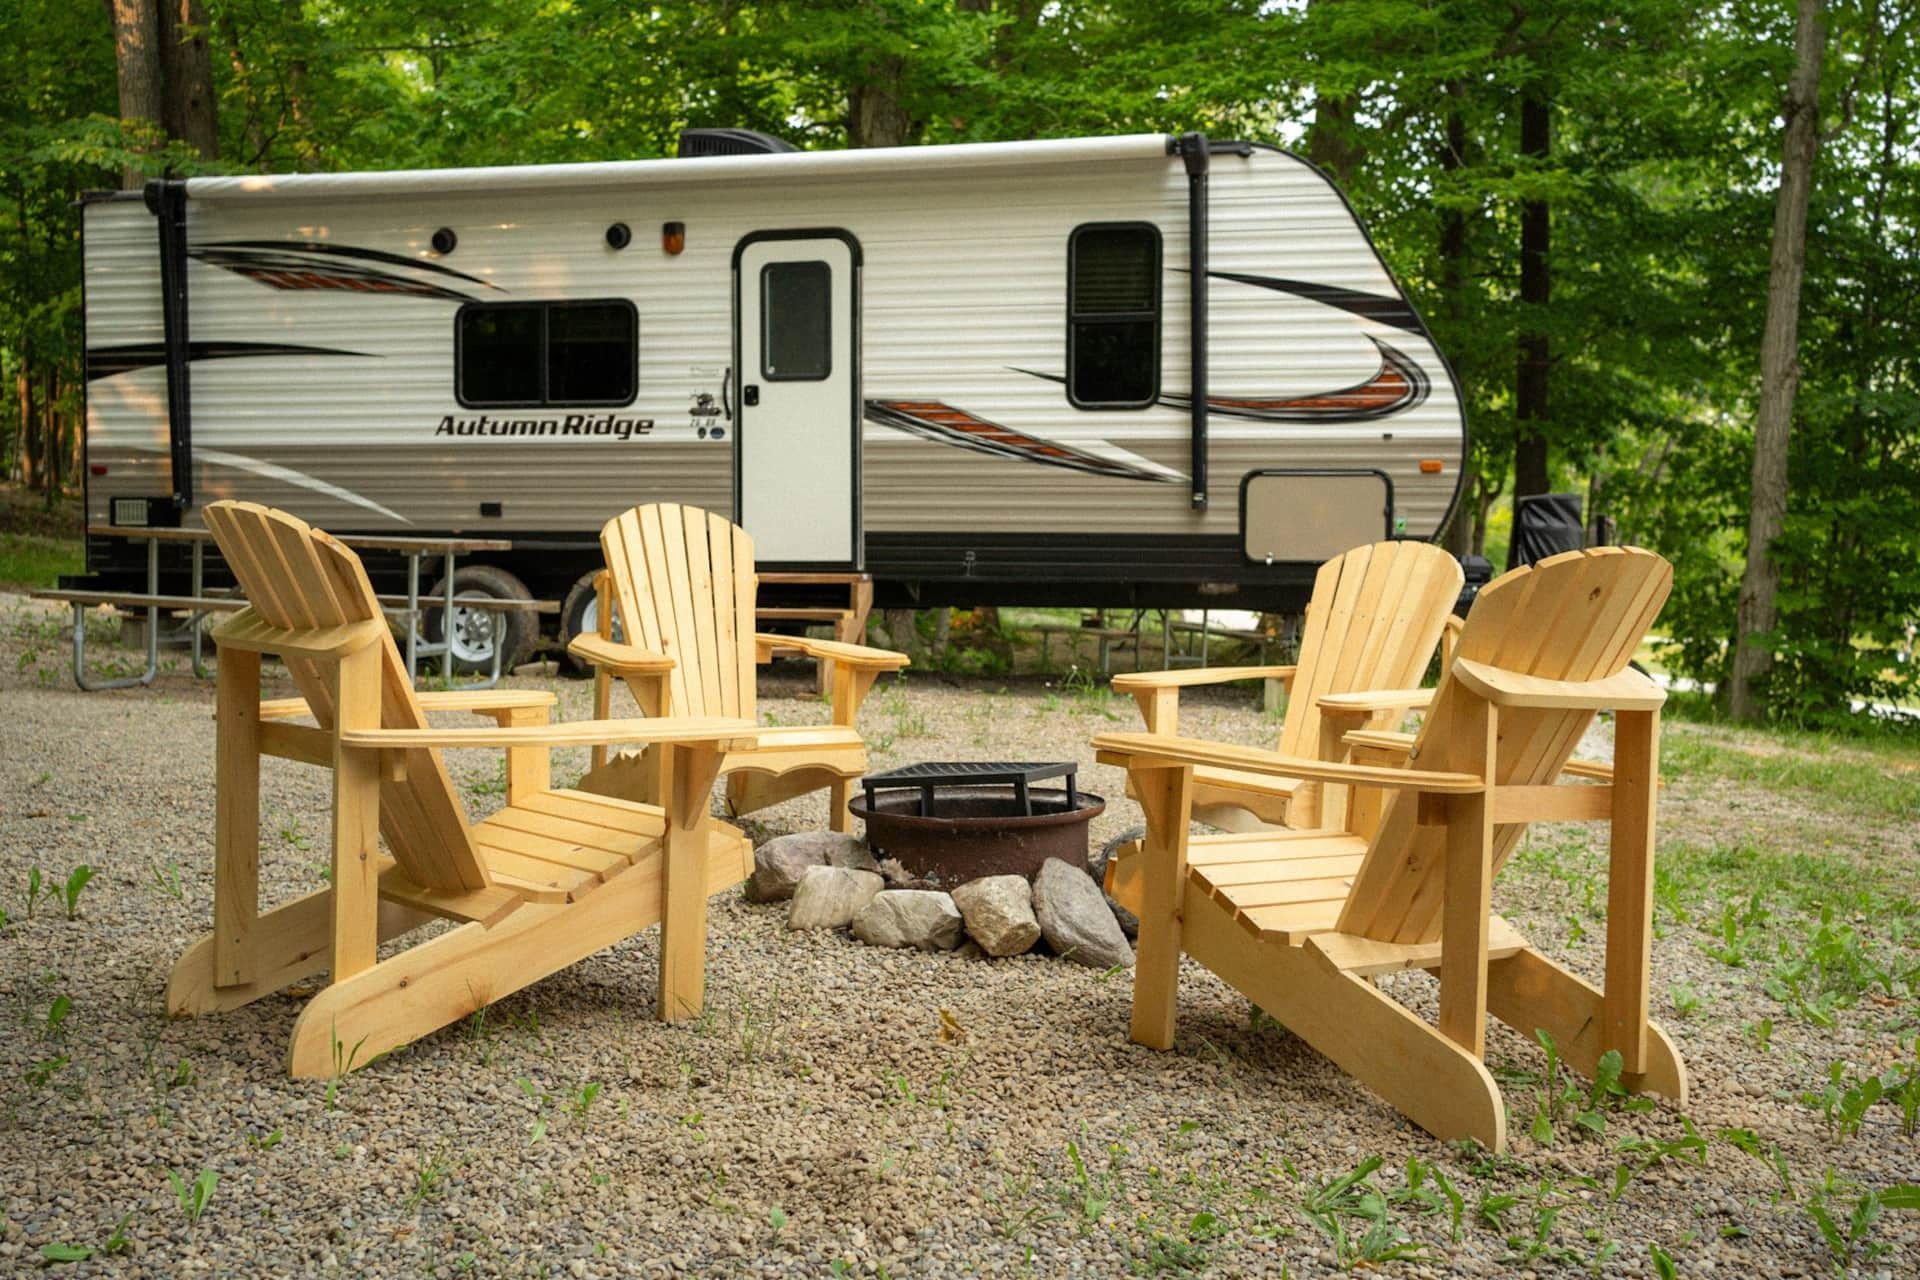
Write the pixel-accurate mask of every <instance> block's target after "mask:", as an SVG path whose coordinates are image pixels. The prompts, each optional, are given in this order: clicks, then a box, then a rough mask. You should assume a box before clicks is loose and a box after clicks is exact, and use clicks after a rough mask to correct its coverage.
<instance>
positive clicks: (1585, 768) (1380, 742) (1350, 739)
mask: <svg viewBox="0 0 1920 1280" xmlns="http://www.w3.org/2000/svg"><path fill="white" fill-rule="evenodd" d="M1413 737H1414V736H1413V735H1412V734H1410V733H1397V732H1394V731H1393V730H1390V729H1355V730H1354V731H1353V732H1352V733H1346V734H1342V735H1341V736H1340V741H1342V742H1344V743H1345V744H1346V745H1347V746H1349V747H1365V748H1367V749H1369V750H1372V751H1388V752H1392V753H1394V754H1395V755H1398V756H1399V757H1400V758H1401V759H1402V760H1405V759H1406V758H1407V755H1408V754H1409V753H1410V752H1411V751H1412V750H1413ZM1560 776H1561V777H1563V778H1588V779H1591V780H1592V781H1594V782H1612V781H1613V765H1611V764H1610V763H1608V762H1607V761H1605V760H1579V759H1574V760H1569V761H1567V762H1566V763H1565V764H1563V765H1561V766H1560ZM1661 785H1662V786H1665V785H1666V784H1665V783H1662V784H1661Z"/></svg>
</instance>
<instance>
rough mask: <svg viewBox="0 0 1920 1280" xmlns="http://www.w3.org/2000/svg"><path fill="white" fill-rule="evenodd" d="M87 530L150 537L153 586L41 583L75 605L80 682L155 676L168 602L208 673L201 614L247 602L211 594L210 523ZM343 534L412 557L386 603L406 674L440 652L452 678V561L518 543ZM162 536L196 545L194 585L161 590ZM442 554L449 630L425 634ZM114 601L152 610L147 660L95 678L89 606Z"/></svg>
mask: <svg viewBox="0 0 1920 1280" xmlns="http://www.w3.org/2000/svg"><path fill="white" fill-rule="evenodd" d="M87 534H88V536H89V537H102V538H125V539H128V540H130V541H136V542H145V543H146V544H147V589H146V591H145V592H144V593H134V592H124V591H89V590H86V589H84V588H81V589H65V588H62V589H57V590H47V591H35V592H33V593H31V594H32V596H33V598H34V599H36V600H57V601H60V602H62V603H65V604H69V605H71V606H72V607H73V680H74V683H75V684H77V685H79V686H80V688H82V689H84V690H87V691H89V692H92V691H95V690H102V689H125V688H128V687H130V686H132V685H136V684H151V683H153V678H154V677H155V676H156V675H157V674H159V671H160V614H161V612H162V611H163V610H169V611H184V612H186V613H188V614H189V615H190V618H189V621H188V629H189V631H190V632H191V634H192V641H193V674H194V675H195V676H198V677H200V678H202V679H204V678H206V675H207V669H206V664H205V662H204V660H203V658H202V648H201V634H200V621H201V619H202V618H204V617H205V616H206V615H207V614H209V613H231V612H234V611H236V610H239V609H244V608H246V604H247V602H246V601H245V600H243V599H241V598H240V597H239V596H238V595H229V594H222V595H209V594H208V592H207V588H206V549H207V544H208V543H210V542H212V541H213V534H211V533H210V532H208V531H207V530H205V529H190V528H147V527H140V526H134V525H104V524H93V525H88V526H87ZM340 541H341V542H343V543H345V544H346V545H347V546H349V547H352V548H354V549H355V550H357V551H386V552H390V553H393V554H396V555H400V556H404V557H405V558H406V561H407V591H406V594H405V595H404V596H382V597H380V601H381V605H382V607H383V608H384V609H385V610H386V612H387V613H388V614H389V615H394V616H399V617H403V618H404V619H405V620H406V627H407V649H406V653H407V674H408V676H409V677H411V678H415V679H417V678H418V676H419V661H420V659H421V658H432V657H438V658H439V659H440V671H441V675H442V676H443V677H445V678H446V679H448V680H451V679H452V678H453V626H452V619H453V610H454V589H453V573H454V561H455V559H456V558H457V557H459V556H462V555H467V554H470V553H473V552H476V551H511V550H512V549H513V543H512V542H510V541H508V540H507V539H504V538H469V537H454V538H432V537H404V536H387V535H383V534H361V535H353V536H346V537H342V538H340ZM164 542H175V543H186V544H188V546H189V547H190V564H191V577H190V584H191V585H190V586H189V588H188V593H187V594H186V595H184V596H178V595H166V594H164V593H162V592H161V590H160V545H161V544H162V543H164ZM430 556H431V557H436V558H439V559H440V560H441V561H442V563H443V567H444V572H443V575H442V590H443V595H442V597H441V600H440V604H441V607H442V609H443V610H444V612H443V613H442V615H441V616H442V617H443V618H444V619H446V622H445V624H444V627H443V629H444V630H445V632H446V634H445V635H444V636H442V637H441V639H439V640H437V641H422V640H421V638H420V618H421V612H422V611H421V607H420V606H421V596H420V562H421V561H422V560H423V559H426V558H428V557H430ZM460 603H461V605H463V606H464V607H467V608H474V609H489V610H496V609H513V608H521V607H535V608H537V607H539V603H538V602H529V601H514V600H473V599H463V600H461V601H460ZM102 604H111V605H117V606H120V607H121V608H127V609H142V608H144V609H145V610H146V611H147V667H146V670H145V671H143V672H141V673H140V674H139V675H134V676H126V677H122V678H118V679H112V680H92V679H89V678H88V676H87V673H86V641H87V628H86V610H87V609H88V608H89V607H90V606H93V605H102ZM501 649H502V646H500V645H499V644H496V645H495V646H494V650H493V670H492V671H491V673H490V674H489V675H488V678H487V680H486V681H485V682H484V683H483V684H482V685H481V686H480V687H481V688H491V687H492V686H493V685H495V684H497V683H498V682H499V680H500V662H501Z"/></svg>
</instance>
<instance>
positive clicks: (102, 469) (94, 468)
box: [87, 462, 107, 476]
mask: <svg viewBox="0 0 1920 1280" xmlns="http://www.w3.org/2000/svg"><path fill="white" fill-rule="evenodd" d="M87 470H88V472H89V473H91V474H93V475H96V476H103V475H105V474H107V464H106V463H104V462H96V463H94V464H92V465H91V466H89V467H88V468H87Z"/></svg>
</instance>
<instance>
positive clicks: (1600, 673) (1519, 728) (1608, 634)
mask: <svg viewBox="0 0 1920 1280" xmlns="http://www.w3.org/2000/svg"><path fill="white" fill-rule="evenodd" d="M1672 586H1673V566H1672V565H1670V564H1668V563H1667V562H1666V561H1665V560H1663V559H1661V558H1660V557H1659V556H1657V555H1655V554H1653V553H1652V552H1650V551H1643V550H1640V549H1639V548H1637V547H1599V548H1595V549H1593V550H1590V551H1570V552H1567V553H1565V554H1562V555H1557V556H1550V557H1548V558H1547V559H1545V560H1542V561H1540V562H1538V563H1537V564H1535V565H1533V566H1532V567H1531V568H1522V569H1516V570H1514V571H1513V572H1511V573H1508V574H1504V575H1503V576H1501V577H1500V578H1499V579H1497V580H1496V581H1494V582H1492V583H1490V584H1489V585H1487V586H1486V587H1485V588H1483V589H1482V590H1481V592H1480V595H1479V598H1478V599H1476V600H1475V601H1474V606H1473V612H1472V613H1471V614H1469V615H1468V617H1467V624H1466V626H1465V627H1464V628H1463V629H1462V630H1461V633H1460V640H1459V643H1458V645H1457V647H1456V648H1455V650H1454V652H1455V654H1456V655H1457V656H1458V657H1461V658H1468V659H1471V660H1472V661H1475V662H1480V663H1485V664H1487V665H1489V666H1494V667H1500V668H1503V669H1505V670H1507V671H1513V672H1519V673H1522V674H1525V675H1532V676H1538V677H1542V678H1545V679H1549V680H1575V681H1584V680H1600V679H1604V678H1606V677H1608V676H1613V675H1618V674H1619V673H1620V672H1621V671H1623V670H1625V669H1626V666H1627V664H1628V663H1629V662H1631V661H1632V660H1633V655H1634V651H1635V650H1636V649H1638V648H1639V647H1640V642H1641V640H1643V639H1644V638H1645V637H1646V634H1647V628H1648V627H1650V626H1651V625H1652V624H1653V620H1654V618H1656V617H1657V616H1659V613H1660V608H1661V606H1662V605H1663V604H1665V603H1666V599H1667V593H1668V591H1669V590H1670V589H1671V588H1672ZM1468 696H1470V695H1468V694H1467V693H1466V691H1464V690H1463V689H1461V687H1460V686H1459V684H1458V683H1457V682H1456V681H1455V679H1454V677H1453V675H1452V673H1451V672H1448V673H1447V674H1446V676H1445V677H1444V678H1443V679H1442V680H1441V683H1440V689H1439V692H1438V693H1436V694H1435V695H1434V702H1433V706H1432V708H1431V710H1430V711H1429V712H1428V714H1427V718H1426V721H1425V723H1424V724H1423V725H1422V726H1421V728H1420V734H1419V737H1418V738H1417V739H1416V741H1415V745H1414V753H1413V757H1412V759H1411V761H1410V763H1409V766H1408V767H1410V768H1414V769H1434V770H1442V771H1446V770H1462V771H1467V772H1472V773H1478V772H1479V771H1480V769H1481V762H1480V761H1478V760H1471V761H1469V760H1465V759H1462V758H1460V757H1461V756H1462V755H1463V752H1462V751H1461V750H1460V749H1458V748H1457V747H1456V743H1458V742H1460V741H1463V740H1464V739H1465V735H1463V734H1462V733H1461V732H1460V731H1459V730H1460V727H1461V723H1462V714H1461V713H1462V710H1463V707H1462V699H1463V698H1466V697H1468ZM1592 721H1593V712H1591V711H1577V710H1572V711H1569V710H1535V709H1530V708H1527V709H1521V708H1508V709H1505V710H1503V711H1502V712H1501V713H1500V730H1499V742H1498V745H1497V748H1496V752H1495V764H1494V777H1495V778H1496V780H1497V781H1498V782H1499V783H1500V784H1501V785H1505V786H1539V785H1546V784H1549V783H1552V782H1553V781H1554V780H1555V778H1557V777H1558V776H1559V774H1560V770H1561V769H1562V768H1563V767H1564V766H1565V765H1566V763H1567V761H1568V759H1569V758H1571V757H1572V755H1573V752H1574V749H1575V748H1576V747H1577V746H1578V745H1579V743H1580V739H1581V737H1582V736H1583V735H1584V734H1585V733H1586V731H1587V726H1588V725H1589V724H1591V723H1592ZM1418 812H1419V804H1418V797H1416V796H1414V795H1412V794H1410V793H1404V792H1402V793H1396V794H1395V795H1393V796H1392V797H1391V798H1390V799H1389V800H1388V802H1387V809H1386V813H1385V816H1384V817H1383V818H1382V820H1381V823H1380V827H1379V829H1378V831H1377V832H1376V833H1375V835H1374V839H1373V842H1372V844H1371V846H1370V847H1369V848H1368V850H1367V855H1366V858H1365V859H1364V860H1363V861H1362V863H1361V865H1360V871H1359V873H1358V874H1357V875H1356V876H1355V878H1354V882H1353V888H1352V891H1351V892H1350V893H1349V894H1348V896H1347V903H1346V906H1345V908H1344V909H1343V910H1342V913H1341V916H1340V923H1339V928H1340V929H1341V931H1342V932H1345V933H1356V934H1360V935H1362V936H1364V937H1369V938H1375V939H1378V940H1380V941H1383V942H1405V943H1417V942H1432V941H1434V940H1436V939H1437V938H1438V937H1439V936H1440V917H1441V907H1442V900H1443V897H1444V885H1445V881H1446V856H1447V829H1446V828H1445V827H1443V826H1420V825H1419V824H1418V821H1417V819H1418ZM1525 830H1526V824H1525V823H1505V824H1501V825H1500V826H1497V827H1495V828H1494V844H1493V869H1494V871H1495V872H1496V873H1497V872H1498V871H1499V869H1500V867H1501V865H1502V864H1504V863H1505V861H1506V858H1507V855H1508V853H1510V852H1511V851H1512V849H1513V847H1514V845H1515V844H1517V843H1518V842H1519V839H1520V837H1521V835H1522V834H1523V833H1524V832H1525Z"/></svg>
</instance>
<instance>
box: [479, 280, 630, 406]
mask: <svg viewBox="0 0 1920 1280" xmlns="http://www.w3.org/2000/svg"><path fill="white" fill-rule="evenodd" d="M454 323H455V330H456V332H455V342H454V352H455V355H454V364H455V369H454V389H455V391H456V393H457V394H458V397H459V400H460V403H461V404H464V405H472V406H475V407H509V406H512V407H537V406H542V405H618V404H627V403H628V402H630V401H631V400H632V399H633V396H634V391H635V385H636V381H637V378H636V373H635V369H636V363H637V360H638V352H639V320H638V318H637V316H636V314H635V312H634V309H633V305H632V304H631V303H628V302H620V301H611V300H610V301H605V302H507V303H470V304H468V305H467V306H464V307H462V308H460V314H459V317H458V318H457V319H456V320H455V322H454Z"/></svg>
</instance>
